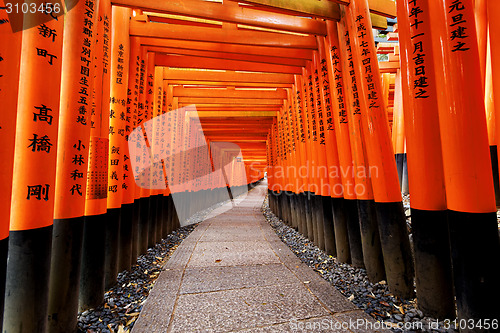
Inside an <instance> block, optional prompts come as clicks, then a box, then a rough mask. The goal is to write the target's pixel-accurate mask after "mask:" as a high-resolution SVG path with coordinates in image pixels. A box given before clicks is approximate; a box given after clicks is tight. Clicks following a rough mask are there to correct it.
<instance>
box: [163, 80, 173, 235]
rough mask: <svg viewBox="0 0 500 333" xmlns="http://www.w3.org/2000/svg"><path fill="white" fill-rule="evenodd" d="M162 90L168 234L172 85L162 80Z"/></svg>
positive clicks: (169, 228)
mask: <svg viewBox="0 0 500 333" xmlns="http://www.w3.org/2000/svg"><path fill="white" fill-rule="evenodd" d="M163 82H164V83H163V91H164V92H165V93H164V97H165V111H166V112H167V118H166V120H167V123H166V125H165V127H164V128H163V130H164V133H165V153H164V155H163V156H164V158H163V167H164V168H165V186H166V187H167V189H166V192H165V194H166V199H165V200H166V207H167V217H166V234H170V233H171V232H172V231H173V216H174V214H173V212H174V209H175V208H174V205H173V200H172V193H171V189H170V178H171V174H172V134H173V127H172V122H173V114H174V113H173V112H172V111H173V104H172V98H173V86H172V85H169V84H168V83H167V81H165V80H164V81H163Z"/></svg>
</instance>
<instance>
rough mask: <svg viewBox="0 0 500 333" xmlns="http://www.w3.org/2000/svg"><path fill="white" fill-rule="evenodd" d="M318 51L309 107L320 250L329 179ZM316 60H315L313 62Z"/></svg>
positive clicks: (323, 247) (312, 76) (323, 240)
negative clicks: (316, 181)
mask: <svg viewBox="0 0 500 333" xmlns="http://www.w3.org/2000/svg"><path fill="white" fill-rule="evenodd" d="M317 53H318V51H317V50H315V51H313V61H312V62H311V63H310V77H311V80H312V86H311V92H312V93H313V96H312V100H311V101H313V103H314V104H313V105H311V109H313V110H314V114H315V116H316V117H315V118H316V119H315V122H314V123H313V125H314V126H315V129H316V131H315V132H316V137H317V141H316V150H317V164H318V165H317V170H318V174H317V177H318V192H317V195H316V197H315V203H314V213H315V216H316V225H317V231H316V235H317V241H316V242H317V244H318V247H319V248H321V249H322V250H324V249H325V236H324V229H323V228H324V225H325V219H324V214H323V198H324V197H327V198H330V179H329V173H328V164H327V157H326V155H327V154H326V134H325V124H324V114H323V111H324V104H322V100H321V91H320V82H319V70H318V68H317V62H318V54H317ZM315 61H316V62H315Z"/></svg>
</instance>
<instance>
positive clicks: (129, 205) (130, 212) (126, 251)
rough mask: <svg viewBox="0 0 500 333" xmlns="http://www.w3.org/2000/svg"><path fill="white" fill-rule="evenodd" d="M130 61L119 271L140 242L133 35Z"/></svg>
mask: <svg viewBox="0 0 500 333" xmlns="http://www.w3.org/2000/svg"><path fill="white" fill-rule="evenodd" d="M129 49H130V61H129V62H128V66H126V65H125V64H123V70H124V71H127V72H128V83H127V107H126V111H125V126H124V127H125V141H126V142H124V145H123V146H122V150H123V156H122V157H121V158H122V163H123V165H122V168H123V176H122V177H123V181H122V185H121V187H122V191H123V194H122V205H121V213H120V231H119V235H120V236H119V245H118V249H119V257H118V258H119V259H118V271H119V272H121V271H123V270H129V269H130V267H131V266H132V264H133V263H134V262H135V257H134V256H133V254H136V253H137V250H136V249H135V250H134V248H135V247H136V244H135V242H134V237H135V233H134V229H135V231H137V219H138V215H136V214H137V213H138V212H137V209H136V208H135V205H134V200H135V190H136V187H135V181H134V174H133V172H132V165H131V160H130V159H131V158H132V156H131V151H130V150H129V144H128V142H129V140H132V139H133V138H131V137H130V135H132V131H133V130H134V129H135V128H136V126H137V100H138V98H137V95H138V84H139V71H140V67H139V66H140V63H139V53H140V43H139V40H138V38H137V37H131V38H130V44H129Z"/></svg>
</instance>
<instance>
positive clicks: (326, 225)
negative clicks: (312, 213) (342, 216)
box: [322, 197, 337, 257]
mask: <svg viewBox="0 0 500 333" xmlns="http://www.w3.org/2000/svg"><path fill="white" fill-rule="evenodd" d="M322 206H323V230H324V236H325V252H326V253H327V254H329V255H331V256H333V257H335V256H337V250H336V248H335V230H334V228H333V212H332V198H331V197H323V202H322Z"/></svg>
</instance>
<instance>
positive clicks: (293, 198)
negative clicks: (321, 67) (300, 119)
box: [251, 88, 301, 230]
mask: <svg viewBox="0 0 500 333" xmlns="http://www.w3.org/2000/svg"><path fill="white" fill-rule="evenodd" d="M286 93H287V101H288V113H289V119H290V124H291V129H290V136H291V144H292V170H293V176H294V180H293V192H292V193H291V195H290V198H289V200H290V206H291V209H292V220H293V227H294V228H295V230H298V229H299V224H300V213H299V203H298V196H299V193H300V192H301V184H300V183H301V179H300V175H299V174H298V172H299V170H300V153H299V147H298V145H299V140H300V138H299V137H298V129H297V108H296V103H295V102H296V100H295V98H296V95H295V94H294V92H293V90H292V89H291V88H287V89H286ZM251 171H252V179H251V182H252V186H253V183H254V182H256V181H258V180H259V177H258V175H259V173H258V170H254V167H253V165H252V167H251Z"/></svg>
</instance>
